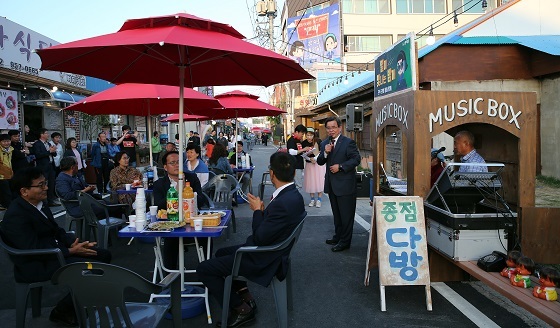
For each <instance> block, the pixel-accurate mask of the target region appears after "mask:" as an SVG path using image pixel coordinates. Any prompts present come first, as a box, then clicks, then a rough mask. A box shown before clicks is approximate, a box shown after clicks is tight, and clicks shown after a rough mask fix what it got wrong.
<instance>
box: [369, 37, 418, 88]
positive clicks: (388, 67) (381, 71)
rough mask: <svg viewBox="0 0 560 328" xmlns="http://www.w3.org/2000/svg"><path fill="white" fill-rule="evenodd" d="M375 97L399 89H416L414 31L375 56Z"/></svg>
mask: <svg viewBox="0 0 560 328" xmlns="http://www.w3.org/2000/svg"><path fill="white" fill-rule="evenodd" d="M374 65H375V83H374V98H379V97H385V96H388V95H390V94H393V93H395V92H398V91H402V90H407V89H413V90H415V89H416V50H415V48H414V33H409V34H407V35H406V37H404V38H403V39H401V40H400V41H399V42H397V43H395V44H394V45H392V46H391V47H390V48H388V49H387V50H385V51H384V52H382V53H381V54H380V55H379V56H377V57H376V58H375V62H374Z"/></svg>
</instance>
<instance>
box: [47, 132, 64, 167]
mask: <svg viewBox="0 0 560 328" xmlns="http://www.w3.org/2000/svg"><path fill="white" fill-rule="evenodd" d="M61 139H62V134H60V133H58V132H53V133H52V134H51V141H49V144H50V145H51V146H55V147H56V156H55V157H53V160H54V171H55V177H56V176H58V174H59V173H60V160H61V159H62V155H63V154H64V147H62V144H61V143H60V140H61Z"/></svg>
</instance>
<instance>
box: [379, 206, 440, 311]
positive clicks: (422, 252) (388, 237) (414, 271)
mask: <svg viewBox="0 0 560 328" xmlns="http://www.w3.org/2000/svg"><path fill="white" fill-rule="evenodd" d="M373 221H375V222H373ZM374 223H375V224H374ZM374 226H375V227H376V229H375V230H376V231H377V236H376V237H377V249H378V262H379V286H380V291H381V310H382V311H385V310H386V304H385V286H396V285H425V286H426V302H427V308H428V311H431V310H432V302H431V293H430V270H429V265H428V247H427V245H428V244H427V240H426V224H425V220H424V205H423V201H422V198H420V197H418V196H378V197H375V199H374V208H373V218H372V227H374ZM373 231H374V229H372V233H374V232H373ZM371 240H372V239H371V238H370V241H371ZM370 248H371V245H370Z"/></svg>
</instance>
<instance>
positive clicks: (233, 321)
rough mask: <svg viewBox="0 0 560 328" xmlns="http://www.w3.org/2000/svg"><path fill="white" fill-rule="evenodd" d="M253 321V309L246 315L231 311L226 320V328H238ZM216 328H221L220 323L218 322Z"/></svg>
mask: <svg viewBox="0 0 560 328" xmlns="http://www.w3.org/2000/svg"><path fill="white" fill-rule="evenodd" d="M253 320H255V310H253V309H251V311H249V312H247V313H237V312H235V311H233V310H232V312H230V316H229V318H228V325H227V326H228V328H233V327H239V326H242V325H244V324H246V323H248V322H251V321H253ZM216 327H222V323H221V322H220V321H218V322H217V323H216Z"/></svg>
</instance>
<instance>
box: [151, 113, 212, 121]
mask: <svg viewBox="0 0 560 328" xmlns="http://www.w3.org/2000/svg"><path fill="white" fill-rule="evenodd" d="M209 119H210V118H208V117H207V116H202V115H190V114H184V115H183V121H204V120H209ZM161 121H162V122H179V121H180V117H179V114H173V115H169V116H167V117H166V118H164V119H163V120H161Z"/></svg>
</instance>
